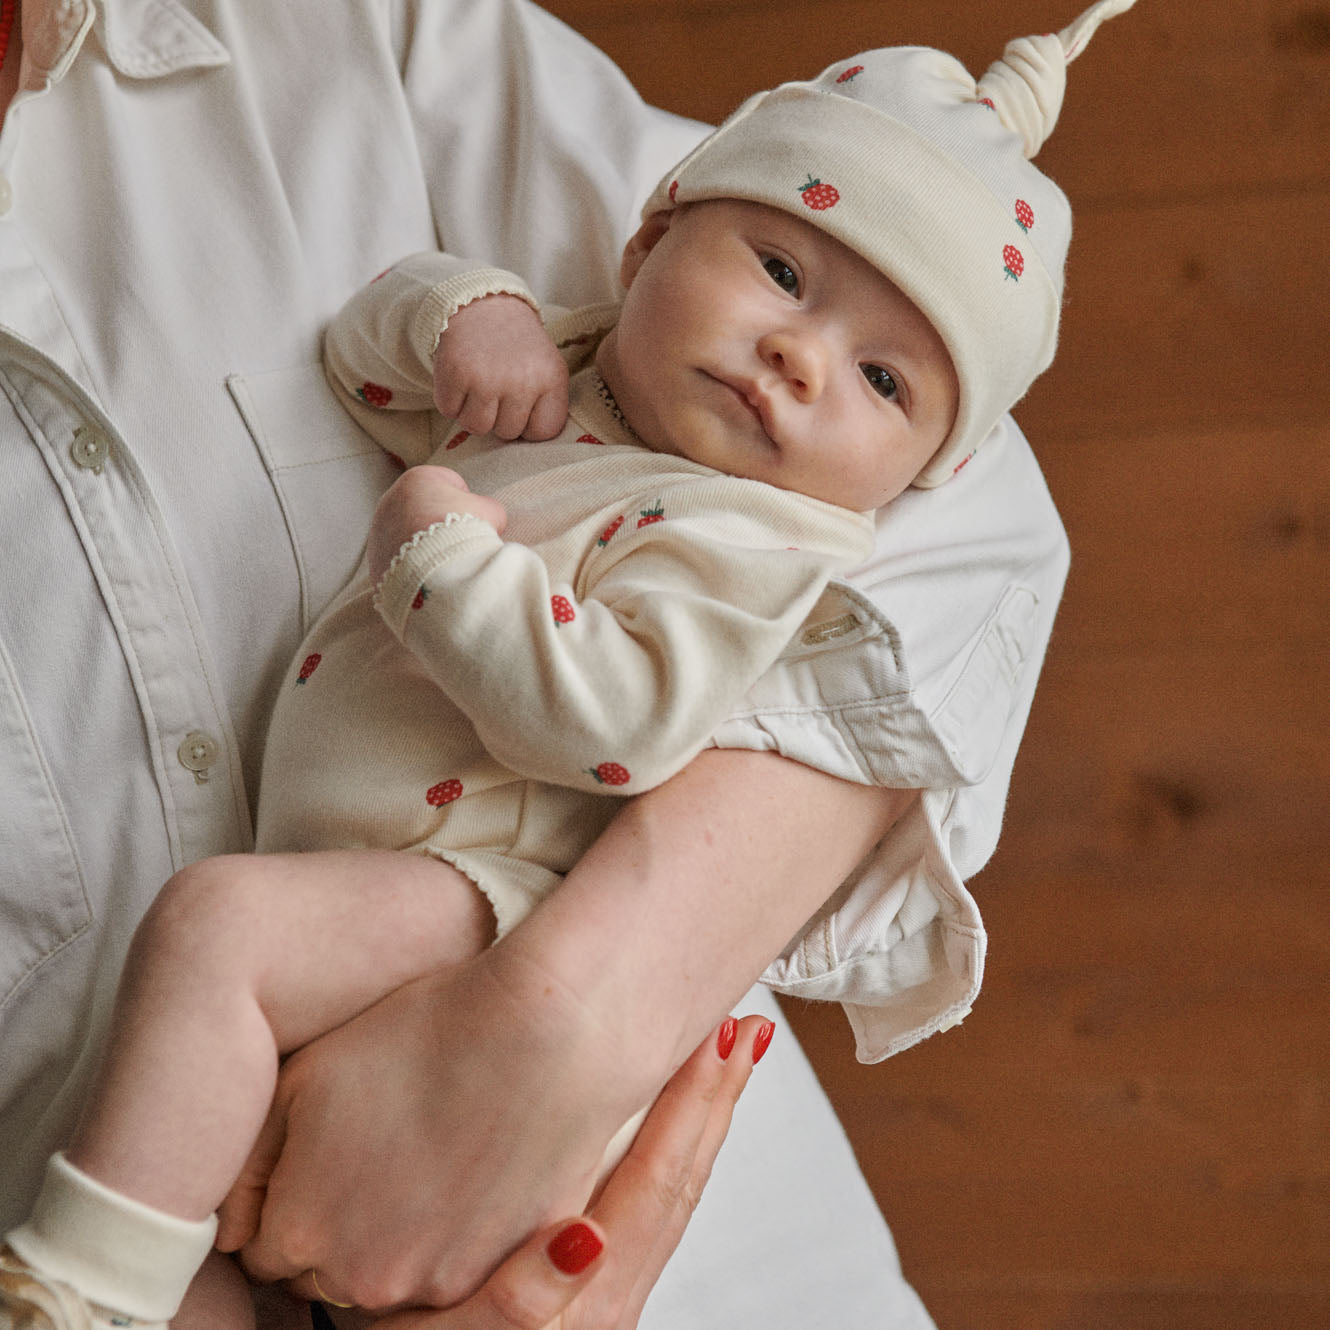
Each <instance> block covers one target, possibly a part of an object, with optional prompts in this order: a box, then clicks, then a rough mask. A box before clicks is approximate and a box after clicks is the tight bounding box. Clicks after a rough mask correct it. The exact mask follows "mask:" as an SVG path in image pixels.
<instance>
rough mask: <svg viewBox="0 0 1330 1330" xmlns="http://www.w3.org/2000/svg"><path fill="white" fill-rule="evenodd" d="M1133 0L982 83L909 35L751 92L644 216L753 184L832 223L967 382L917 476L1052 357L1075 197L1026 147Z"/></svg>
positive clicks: (1088, 15) (1029, 49)
mask: <svg viewBox="0 0 1330 1330" xmlns="http://www.w3.org/2000/svg"><path fill="white" fill-rule="evenodd" d="M1134 3H1135V0H1100V2H1099V3H1098V4H1095V5H1092V6H1091V7H1090V8H1089V9H1088V10H1086V11H1085V13H1083V14H1082V15H1081V16H1080V17H1079V18H1078V19H1076V21H1075V22H1074V23H1072V24H1071V25H1070V26H1069V27H1067V28H1065V29H1063V31H1061V32H1059V33H1046V34H1044V35H1043V36H1038V37H1022V38H1019V39H1018V40H1016V41H1013V42H1010V43H1008V45H1007V48H1006V50H1005V52H1004V53H1003V56H1002V59H1000V60H998V61H997V62H996V63H994V64H993V65H991V66H990V67H989V69H988V71H987V72H986V73H985V74H984V76H983V77H982V78H980V79H979V80H978V81H977V82H976V81H975V79H973V78H972V77H971V76H970V75H969V74H968V73H967V72H966V70H965V67H964V66H963V65H962V64H961V63H960V62H959V61H958V60H957V59H955V57H953V56H950V55H947V54H946V53H944V52H942V51H935V50H932V49H930V48H928V47H920V46H903V47H902V46H898V47H884V48H882V49H880V50H875V51H866V52H864V53H862V54H861V55H857V56H853V57H851V58H850V59H849V60H842V61H839V62H837V63H836V64H834V65H832V66H830V67H829V68H828V69H826V70H824V71H823V72H822V73H821V74H819V75H818V76H817V78H815V79H813V80H811V81H810V82H806V83H785V84H782V85H781V86H780V87H778V88H774V89H772V90H770V91H767V92H761V93H757V94H756V95H754V96H753V97H750V98H749V99H748V100H747V101H746V102H744V104H743V105H742V106H740V107H739V109H738V110H737V111H735V112H734V114H733V115H731V116H730V117H729V118H728V119H727V120H726V121H725V122H724V123H723V124H722V125H721V126H720V127H719V128H718V129H717V130H716V131H715V132H714V133H712V134H711V135H709V136H708V137H707V138H705V139H704V140H703V141H702V142H701V143H700V144H699V145H698V146H697V147H696V148H695V149H694V150H693V151H692V152H691V153H690V154H689V155H688V156H687V157H685V158H684V159H683V161H682V162H680V163H679V165H678V166H676V167H675V169H674V170H673V171H671V172H670V173H669V174H668V175H667V176H666V177H665V178H664V180H662V181H661V183H660V184H659V185H658V186H657V188H656V190H655V192H654V193H653V194H652V196H651V197H650V199H648V201H647V203H646V206H645V207H644V208H643V216H644V217H648V216H651V215H652V214H653V213H657V212H662V211H665V210H668V209H670V208H673V207H675V206H677V205H680V204H684V203H691V202H696V201H700V200H703V199H716V198H729V199H745V200H750V201H753V202H757V203H764V204H768V205H770V206H771V207H774V208H779V209H781V210H782V211H784V212H789V213H793V214H794V215H795V216H797V217H802V218H804V219H805V220H806V221H809V222H811V223H812V224H813V225H814V226H817V227H820V228H821V229H822V230H824V231H826V232H828V233H829V234H831V235H833V236H835V237H836V239H838V240H840V241H841V242H842V243H844V244H846V245H848V246H849V247H850V248H851V249H852V250H854V251H855V252H856V253H858V254H860V255H862V256H863V257H864V258H865V259H867V260H868V261H869V262H870V263H871V264H873V266H874V267H876V268H877V269H879V271H881V272H882V273H883V274H885V275H886V276H887V277H888V278H889V279H890V280H891V281H892V282H894V283H895V284H896V286H898V287H899V288H900V289H901V290H902V291H903V292H904V293H905V294H906V295H907V296H908V297H909V298H910V299H911V300H912V301H913V302H914V303H915V304H916V305H917V306H918V307H919V309H920V310H922V311H923V313H924V315H925V316H926V317H927V318H928V319H929V320H930V321H931V323H932V324H933V326H934V327H935V328H936V329H937V331H938V333H939V335H940V336H941V337H942V340H943V342H944V343H945V345H946V347H947V350H948V351H949V352H950V354H951V359H952V362H953V364H954V366H955V369H956V374H957V377H958V379H959V381H960V402H959V407H958V410H957V415H956V420H955V423H954V425H953V426H952V429H951V433H950V434H949V435H948V436H947V438H946V440H945V441H944V442H943V444H942V446H941V447H940V448H939V449H938V451H937V452H936V453H935V454H934V455H933V457H932V458H931V459H930V460H929V461H928V463H927V464H926V465H925V466H924V468H923V470H922V471H921V472H920V473H919V475H918V476H916V477H915V480H914V484H915V485H917V486H920V487H921V488H926V489H927V488H933V487H935V486H937V485H940V484H942V483H943V481H945V480H947V479H948V478H949V477H950V476H952V475H954V474H955V473H956V472H957V471H958V470H959V469H960V468H961V467H962V466H964V465H965V463H966V462H967V461H968V460H969V459H970V457H971V456H972V455H973V453H974V451H975V449H976V448H978V446H979V444H980V443H981V442H982V441H983V439H984V437H985V436H986V435H987V434H988V433H989V431H990V430H991V429H992V427H993V426H994V425H995V424H996V423H997V421H998V420H999V419H1000V417H1001V416H1002V415H1003V414H1004V413H1005V412H1007V411H1009V410H1010V409H1011V407H1012V406H1013V405H1015V403H1016V402H1018V401H1019V400H1020V399H1021V398H1022V397H1023V396H1024V395H1025V393H1026V390H1027V389H1028V388H1029V387H1030V385H1031V383H1033V382H1034V380H1035V379H1036V378H1037V377H1038V376H1039V375H1040V374H1041V373H1042V372H1043V371H1044V370H1045V369H1047V368H1048V365H1049V364H1050V362H1051V361H1052V359H1053V352H1054V348H1055V347H1056V345H1057V332H1058V317H1059V311H1060V308H1061V304H1062V277H1063V268H1064V265H1065V263H1066V257H1067V247H1068V244H1069V242H1070V240H1071V208H1070V206H1069V204H1068V203H1067V199H1066V196H1065V195H1064V194H1063V193H1062V191H1061V190H1060V189H1059V188H1058V187H1057V186H1056V185H1055V184H1054V183H1053V182H1052V181H1051V180H1050V179H1049V178H1048V177H1047V176H1045V175H1044V174H1043V173H1042V172H1041V171H1040V170H1039V169H1038V168H1037V167H1035V166H1034V165H1033V164H1032V163H1031V161H1030V159H1031V158H1032V157H1034V156H1035V154H1036V153H1037V152H1038V151H1039V149H1040V148H1041V147H1042V146H1043V143H1044V140H1045V139H1047V137H1048V135H1049V134H1050V133H1051V132H1052V129H1053V126H1054V124H1055V123H1056V122H1057V117H1058V112H1059V111H1060V110H1061V107H1062V97H1063V93H1064V91H1065V89H1066V74H1067V65H1068V64H1069V63H1070V62H1071V61H1072V60H1074V59H1075V58H1076V56H1077V55H1079V54H1080V52H1081V51H1082V50H1083V49H1084V48H1085V45H1086V43H1087V42H1088V41H1089V39H1090V37H1091V36H1092V35H1093V33H1094V31H1095V29H1097V28H1098V27H1099V25H1100V24H1101V23H1102V22H1103V21H1104V20H1105V19H1108V18H1112V17H1113V16H1114V15H1117V14H1120V13H1122V12H1123V11H1124V10H1127V9H1130V8H1131V6H1132V5H1133V4H1134Z"/></svg>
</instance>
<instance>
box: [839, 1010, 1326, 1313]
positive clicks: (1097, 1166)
mask: <svg viewBox="0 0 1330 1330" xmlns="http://www.w3.org/2000/svg"><path fill="white" fill-rule="evenodd" d="M980 1019H981V1018H980V1016H979V1014H978V1013H976V1015H975V1016H974V1017H972V1018H971V1022H978V1021H980ZM971 1022H967V1025H966V1026H965V1027H962V1030H961V1031H960V1032H958V1033H959V1034H960V1036H961V1037H960V1038H956V1037H955V1035H952V1034H949V1035H946V1036H943V1037H942V1038H940V1039H938V1040H935V1041H932V1042H931V1043H930V1044H927V1045H925V1046H923V1047H922V1048H921V1049H918V1050H912V1051H911V1052H908V1053H906V1054H903V1055H902V1056H901V1057H899V1058H897V1059H895V1060H894V1061H893V1062H891V1063H888V1064H886V1065H885V1066H881V1067H878V1068H858V1069H856V1071H855V1073H854V1074H853V1075H845V1074H842V1076H841V1080H840V1084H841V1091H840V1102H841V1104H842V1106H843V1108H844V1111H845V1113H846V1117H847V1121H848V1122H849V1123H851V1124H852V1128H851V1139H852V1140H853V1141H854V1143H855V1146H856V1149H857V1151H858V1153H859V1157H860V1161H861V1163H862V1165H863V1167H864V1170H865V1174H866V1175H867V1176H868V1177H869V1179H870V1181H871V1182H872V1183H873V1185H874V1186H875V1188H876V1189H877V1191H878V1194H879V1195H880V1196H882V1197H884V1205H885V1208H886V1211H887V1214H888V1216H889V1217H890V1218H891V1220H892V1222H893V1224H894V1226H895V1229H896V1233H897V1239H898V1242H899V1243H900V1245H901V1250H902V1256H903V1259H904V1260H905V1263H906V1268H907V1270H908V1271H909V1272H910V1274H911V1276H912V1278H914V1279H916V1280H917V1281H918V1282H920V1283H926V1282H927V1281H928V1280H929V1279H933V1278H936V1279H938V1280H940V1281H943V1282H945V1280H946V1279H948V1278H964V1279H968V1280H969V1281H971V1282H972V1283H977V1282H978V1281H983V1280H987V1279H990V1278H996V1279H997V1280H998V1281H999V1283H1000V1282H1002V1281H1003V1280H1004V1279H1007V1278H1009V1277H1010V1272H1011V1271H1020V1272H1022V1273H1023V1274H1024V1275H1026V1276H1028V1277H1032V1278H1035V1279H1042V1280H1046V1281H1049V1282H1050V1283H1051V1282H1054V1281H1056V1280H1059V1279H1065V1280H1069V1281H1073V1282H1082V1283H1093V1282H1101V1283H1122V1282H1125V1281H1143V1282H1149V1281H1167V1280H1170V1279H1174V1280H1209V1281H1218V1280H1221V1279H1232V1280H1235V1281H1239V1282H1240V1281H1243V1280H1248V1281H1255V1282H1259V1281H1260V1280H1262V1279H1277V1280H1279V1281H1282V1282H1285V1283H1292V1282H1294V1281H1297V1280H1302V1279H1312V1280H1315V1281H1318V1282H1319V1284H1320V1285H1321V1286H1322V1287H1325V1286H1327V1285H1330V1163H1328V1162H1327V1159H1328V1158H1330V1150H1328V1149H1327V1146H1330V1136H1328V1135H1327V1126H1328V1124H1327V1114H1326V1097H1325V1084H1326V1083H1325V1082H1324V1081H1323V1082H1322V1083H1321V1085H1320V1086H1319V1087H1310V1088H1308V1087H1303V1088H1301V1089H1295V1090H1294V1091H1293V1092H1292V1093H1290V1092H1289V1085H1288V1084H1287V1083H1286V1082H1284V1081H1280V1080H1269V1079H1254V1078H1252V1079H1246V1078H1244V1079H1237V1080H1226V1079H1224V1078H1223V1077H1210V1076H1206V1075H1204V1074H1202V1075H1201V1076H1200V1077H1199V1078H1184V1077H1180V1076H1167V1075H1165V1076H1160V1077H1139V1076H1138V1077H1114V1076H1113V1075H1112V1074H1111V1073H1106V1072H1105V1071H1104V1070H1102V1069H1101V1068H1099V1067H1097V1066H1094V1065H1085V1066H1082V1067H1081V1069H1080V1070H1079V1072H1076V1071H1072V1070H1069V1069H1067V1068H1066V1067H1060V1066H1055V1067H1052V1068H1048V1069H1046V1070H1045V1071H1044V1072H1043V1073H1042V1074H1040V1073H1037V1072H1034V1071H1030V1070H1027V1069H1025V1068H1021V1067H1017V1068H1015V1069H1013V1068H1011V1067H1010V1066H1009V1065H1007V1063H1006V1061H1005V1059H1004V1058H1003V1057H1002V1056H1001V1052H1000V1050H999V1052H998V1055H997V1056H991V1055H990V1056H985V1053H984V1050H983V1049H982V1048H976V1047H974V1046H973V1045H974V1042H976V1041H970V1046H968V1047H964V1048H962V1047H961V1046H962V1044H964V1043H966V1042H967V1039H966V1036H967V1035H968V1034H969V1026H970V1024H971ZM827 1033H828V1032H826V1031H822V1030H818V1031H816V1034H817V1043H818V1046H819V1047H820V1048H823V1049H825V1047H826V1042H827V1040H826V1035H827ZM948 1040H950V1041H951V1042H950V1045H949V1049H950V1052H949V1053H946V1054H943V1053H942V1052H941V1050H943V1049H944V1048H946V1047H948V1042H947V1041H948ZM1015 1043H1016V1040H1015V1039H1014V1038H1011V1037H1008V1038H1007V1039H1005V1040H1004V1041H1003V1043H1002V1045H1001V1047H1002V1048H1010V1047H1013V1046H1014V1045H1015ZM957 1050H960V1051H959V1052H958V1051H957ZM935 1052H936V1053H937V1054H938V1059H939V1061H940V1063H941V1064H943V1065H941V1066H940V1067H939V1068H937V1069H936V1070H935V1071H934V1073H933V1074H932V1075H930V1074H929V1069H928V1067H927V1064H928V1063H929V1062H931V1061H933V1060H934V1059H933V1055H934V1053H935ZM948 1233H950V1234H951V1235H953V1237H954V1235H956V1234H961V1233H963V1234H964V1241H963V1242H959V1243H957V1242H955V1241H952V1242H950V1243H949V1242H948V1241H947V1234H948Z"/></svg>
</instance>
